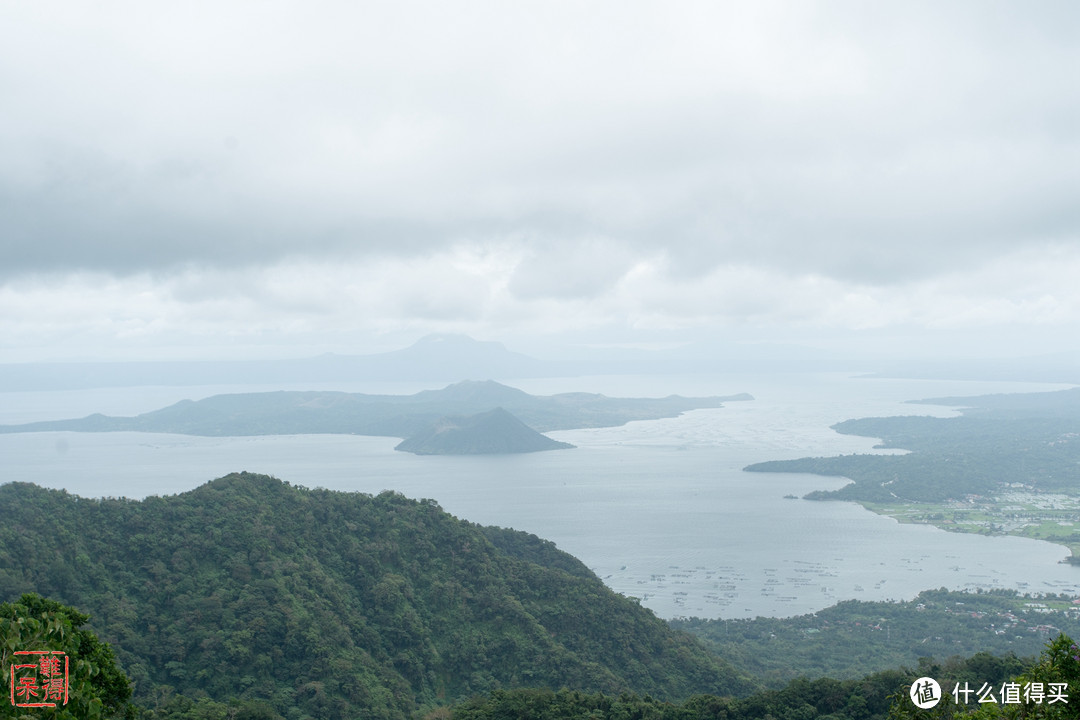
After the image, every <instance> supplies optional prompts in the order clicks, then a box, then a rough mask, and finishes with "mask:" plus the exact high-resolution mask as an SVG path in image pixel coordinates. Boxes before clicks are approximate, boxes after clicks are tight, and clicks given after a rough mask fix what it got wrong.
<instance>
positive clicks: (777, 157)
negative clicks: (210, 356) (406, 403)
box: [0, 2, 1080, 347]
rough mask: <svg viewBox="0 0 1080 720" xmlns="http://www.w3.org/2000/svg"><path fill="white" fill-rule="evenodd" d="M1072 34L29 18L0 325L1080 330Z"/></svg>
mask: <svg viewBox="0 0 1080 720" xmlns="http://www.w3.org/2000/svg"><path fill="white" fill-rule="evenodd" d="M1078 20H1080V9H1078V8H1077V7H1076V6H1075V4H1073V3H1066V2H1061V3H1040V4H1039V5H1037V6H1025V7H1020V6H1016V5H1008V4H988V3H968V4H965V3H949V4H940V3H924V4H918V3H905V4H902V5H893V6H889V7H884V6H881V5H880V4H872V5H868V4H865V3H844V2H832V3H818V4H812V3H794V2H793V3H739V4H735V3H732V4H725V5H718V4H716V3H680V4H677V5H675V6H672V5H671V4H670V3H665V4H660V3H625V2H610V3H589V4H581V3H510V4H507V3H500V2H491V3H483V2H476V3H429V2H415V3H408V2H406V3H392V4H365V5H356V4H353V3H337V2H326V3H321V4H316V5H311V4H296V3H293V4H285V3H276V4H267V3H250V4H237V3H230V4H229V5H227V6H221V5H220V4H214V3H204V4H200V3H194V4H191V3H185V4H182V5H176V6H160V5H153V6H151V5H145V4H140V3H131V2H113V3H105V4H104V5H101V4H95V6H94V7H93V8H91V7H88V6H83V5H80V4H76V3H69V4H61V5H57V4H47V5H42V4H26V3H24V4H16V5H9V6H7V7H5V8H4V9H3V10H2V11H0V93H2V96H3V97H4V98H5V101H4V105H5V111H4V112H3V113H0V156H2V157H3V158H4V160H3V162H2V163H0V257H2V258H3V262H2V263H0V301H2V302H3V307H4V308H5V312H4V313H2V314H3V316H4V319H3V320H0V330H3V331H4V333H3V334H4V335H6V336H7V337H8V338H9V340H8V341H6V342H7V343H9V345H8V346H9V347H12V346H17V345H20V344H29V345H33V346H38V345H40V346H47V345H48V344H49V343H50V342H54V341H55V339H56V338H57V337H59V336H62V335H63V333H64V332H65V330H64V328H65V327H67V328H68V331H70V330H71V329H72V328H75V327H76V325H70V326H69V325H65V322H67V321H65V320H64V318H77V317H82V319H81V320H79V321H78V322H79V323H80V324H79V325H77V327H78V329H79V332H85V331H86V329H87V325H86V323H89V324H90V326H92V327H97V328H99V330H100V333H101V334H100V335H98V336H96V337H97V342H99V343H100V342H109V341H110V339H112V340H116V341H118V342H123V338H124V337H126V336H125V335H124V334H123V332H124V331H123V329H122V328H127V332H135V333H145V334H149V335H154V334H155V333H157V334H159V335H160V336H161V337H162V338H165V337H167V336H168V337H175V334H177V333H179V334H187V335H188V336H189V340H190V338H192V337H197V336H205V337H209V338H214V342H221V339H222V338H224V337H230V336H235V335H238V334H239V335H243V334H244V333H248V332H253V331H252V328H264V330H263V331H265V332H269V333H278V334H280V336H281V337H282V338H284V339H287V338H288V337H290V333H299V334H297V335H295V337H297V338H300V337H306V335H304V333H307V332H315V333H323V332H326V333H332V332H334V328H337V329H338V330H339V331H340V330H342V329H345V326H343V325H341V323H342V322H344V320H343V319H342V318H343V317H347V318H350V320H349V323H350V324H349V325H348V329H349V330H364V331H369V332H376V333H377V332H385V331H387V330H388V329H390V328H393V329H396V330H403V329H409V330H412V329H415V330H416V332H423V331H425V330H429V329H459V330H465V331H470V332H474V333H479V334H481V335H484V334H487V335H497V334H499V333H500V332H503V331H504V330H506V329H507V328H523V327H527V328H533V329H535V330H536V331H538V332H547V333H555V332H560V331H562V330H567V329H573V327H574V326H579V325H584V326H588V327H593V328H609V329H611V328H621V329H627V328H631V329H632V328H661V329H668V330H671V329H678V328H683V327H730V326H737V325H740V324H743V325H747V324H749V325H770V324H772V325H775V326H777V327H785V326H788V325H791V324H803V325H811V326H813V325H817V326H821V327H845V328H860V327H881V326H887V325H889V324H893V323H910V324H914V325H917V326H924V327H933V326H941V325H943V324H944V325H948V324H950V323H955V324H956V325H957V326H965V325H980V324H981V325H993V324H1000V323H1013V322H1018V323H1021V324H1024V323H1032V322H1036V323H1047V324H1050V325H1054V326H1066V325H1070V324H1074V323H1076V322H1077V321H1078V318H1080V300H1078V298H1077V293H1076V291H1075V290H1074V289H1073V287H1072V286H1073V283H1072V282H1071V281H1070V280H1069V278H1070V277H1076V276H1077V274H1078V272H1080V253H1078V247H1080V234H1078V228H1080V217H1078V214H1080V205H1078V204H1077V203H1076V202H1075V200H1074V198H1073V196H1074V194H1075V191H1074V190H1073V189H1074V188H1075V187H1078V186H1080V177H1078V175H1080V144H1078V132H1080V131H1078V128H1080V122H1078V120H1080V117H1078V115H1080V112H1078V110H1080V93H1077V91H1076V90H1075V81H1074V79H1073V77H1074V75H1075V68H1076V67H1078V66H1080V62H1078V61H1080V48H1078V46H1076V44H1075V36H1076V35H1075V33H1076V31H1077V29H1078V28H1080V23H1078ZM1003 268H1006V269H1007V271H1003ZM338 273H342V274H344V277H337V274H338ZM328 274H329V276H332V277H333V283H328V281H327V280H328ZM350 278H352V279H353V280H350ZM131 293H134V295H131ZM76 298H78V299H76ZM137 298H142V300H137ZM222 303H225V304H226V305H227V308H226V307H225V305H222ZM210 308H214V309H213V310H210ZM223 310H225V312H222V311H223ZM88 314H89V315H92V317H85V316H86V315H88ZM16 317H17V318H19V319H18V320H13V318H16ZM12 338H14V339H12ZM50 338H52V340H50Z"/></svg>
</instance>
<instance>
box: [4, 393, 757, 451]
mask: <svg viewBox="0 0 1080 720" xmlns="http://www.w3.org/2000/svg"><path fill="white" fill-rule="evenodd" d="M752 399H753V398H752V397H751V396H750V395H747V394H745V393H744V394H740V395H731V396H727V397H715V396H714V397H701V398H686V397H682V396H679V395H671V396H668V397H665V398H609V397H606V396H604V395H599V394H594V393H563V394H559V395H551V396H535V395H529V394H528V393H526V392H523V391H521V390H518V389H516V388H512V387H508V386H506V385H502V384H500V383H497V382H494V381H490V380H488V381H483V382H476V381H465V382H460V383H456V384H454V385H450V386H448V387H445V388H443V389H442V390H425V391H423V392H419V393H416V394H414V395H367V394H361V393H343V392H317V391H311V392H285V391H281V392H269V393H242V394H234V395H215V396H213V397H209V398H205V399H203V400H199V401H191V400H183V401H181V402H178V403H176V404H175V405H170V406H169V407H166V408H162V409H161V410H155V411H153V412H148V413H144V414H142V415H138V416H136V417H109V416H106V415H100V414H98V415H90V416H88V417H85V418H81V419H72V420H53V421H46V422H36V423H28V424H24V425H2V426H0V432H3V433H18V432H46V431H57V430H69V431H76V432H113V431H136V432H161V433H179V434H183V435H203V436H242V435H298V434H316V433H331V434H351V435H382V436H391V437H400V438H409V437H412V436H414V435H417V434H418V433H423V432H426V431H428V430H429V429H430V428H431V427H432V426H433V425H434V424H435V423H437V422H439V421H440V420H441V419H442V418H445V417H447V416H457V417H463V416H469V415H476V414H477V413H486V412H488V411H490V410H493V409H495V408H502V409H504V410H505V411H506V412H508V413H511V414H513V415H514V416H516V417H517V418H518V419H520V421H522V422H524V423H525V424H526V425H528V426H529V427H531V428H533V429H535V430H537V431H539V432H546V431H548V430H569V429H573V428H587V427H613V426H618V425H623V424H625V423H627V422H630V421H632V420H654V419H657V418H665V417H675V416H677V415H679V414H681V413H683V412H685V411H687V410H696V409H699V408H718V407H721V403H722V402H725V401H732V400H752Z"/></svg>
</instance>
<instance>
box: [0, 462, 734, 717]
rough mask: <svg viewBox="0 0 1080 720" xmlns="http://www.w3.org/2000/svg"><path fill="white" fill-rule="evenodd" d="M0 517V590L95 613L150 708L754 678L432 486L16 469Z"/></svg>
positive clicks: (402, 699) (373, 712)
mask: <svg viewBox="0 0 1080 720" xmlns="http://www.w3.org/2000/svg"><path fill="white" fill-rule="evenodd" d="M0 518H3V522H2V523H0V601H2V600H12V599H15V598H17V597H18V596H19V595H20V594H21V593H23V592H37V593H40V594H42V595H46V596H49V597H51V598H53V599H56V600H58V601H61V602H63V603H67V604H70V605H72V606H74V607H77V608H79V609H80V610H82V611H84V612H86V613H88V614H89V615H90V616H91V621H90V627H91V628H92V629H93V630H94V631H95V632H97V633H98V635H99V636H100V637H101V639H102V640H105V641H107V642H109V643H111V644H112V646H113V648H114V650H115V651H116V655H117V658H118V659H119V661H120V663H121V665H122V666H123V668H124V669H125V671H126V672H127V673H128V674H129V675H130V676H131V678H132V679H133V680H134V681H135V686H136V697H135V700H136V702H138V703H140V704H142V705H144V706H150V707H153V706H154V705H155V704H156V703H159V702H161V701H162V700H163V698H167V697H168V696H169V695H170V694H171V693H173V692H176V693H182V694H185V695H188V696H191V697H198V696H209V697H210V698H213V699H216V700H227V699H230V698H237V697H240V698H245V699H260V700H264V701H266V702H268V703H269V704H270V705H272V706H274V707H275V708H276V709H277V711H278V712H279V713H281V714H282V715H283V716H285V717H287V718H289V720H294V719H295V720H299V719H300V718H303V717H305V716H307V717H312V718H319V719H320V720H322V719H326V720H332V719H333V718H351V717H359V716H364V717H405V716H407V715H409V714H411V713H412V712H414V711H416V710H417V709H418V708H423V707H430V706H434V705H439V704H449V703H451V702H453V701H455V700H457V699H460V698H464V697H466V696H469V695H472V694H475V693H478V692H486V691H490V690H492V689H497V688H500V687H512V686H533V687H550V688H559V687H564V686H566V687H572V688H575V689H580V690H585V691H592V692H595V691H603V692H609V693H620V692H624V691H631V692H637V693H648V694H651V695H653V696H655V697H657V698H671V699H676V698H682V697H686V696H688V695H690V694H693V693H699V692H709V693H719V694H733V693H734V694H738V693H741V692H744V691H746V690H747V689H748V686H747V684H746V683H745V681H743V680H742V679H740V678H739V677H737V676H736V674H735V673H734V672H733V671H732V670H731V669H729V668H728V667H726V666H724V665H723V663H721V662H720V661H717V660H716V659H714V658H712V657H711V656H709V655H708V654H707V653H706V651H704V650H703V649H702V647H701V646H700V645H699V644H698V643H697V642H696V641H694V640H693V639H692V638H690V637H689V636H687V635H684V634H682V633H679V632H676V631H673V630H671V629H670V628H669V627H668V626H667V625H666V624H665V623H664V622H663V621H661V620H659V619H658V618H656V617H655V616H654V615H653V614H652V613H651V612H649V611H647V610H645V609H644V608H641V607H640V606H639V605H638V604H637V603H636V602H635V601H633V600H630V599H627V598H624V597H622V596H619V595H616V594H615V593H613V592H611V591H610V590H608V589H607V588H606V587H605V586H604V585H603V584H602V583H601V582H600V581H599V580H598V579H597V578H596V577H595V576H594V575H593V574H592V573H591V572H589V571H588V570H587V569H586V568H585V567H584V566H583V565H581V563H580V562H578V561H576V560H575V559H573V558H572V557H570V556H569V555H566V554H565V553H562V552H560V551H559V550H557V549H556V548H555V547H554V546H553V545H552V544H551V543H549V542H546V541H543V540H540V539H538V538H535V537H534V536H529V535H526V534H523V533H518V532H514V531H511V530H501V529H496V528H483V527H479V526H476V525H473V524H470V523H467V522H463V521H460V520H457V519H456V518H454V517H452V516H450V515H448V514H447V513H445V512H444V511H442V510H441V509H440V508H439V507H438V505H437V504H435V503H434V502H433V501H426V500H425V501H413V500H408V499H406V498H404V497H402V496H400V495H397V494H394V493H383V494H381V495H378V496H376V497H372V496H368V495H363V494H359V493H340V492H331V491H327V490H308V489H305V488H300V487H294V486H290V485H289V484H287V483H284V482H281V481H279V480H276V479H274V478H270V477H266V476H261V475H252V474H247V473H241V474H234V475H230V476H227V477H224V478H220V479H218V480H214V481H213V482H210V483H208V484H206V485H204V486H202V487H200V488H198V489H196V490H194V491H192V492H188V493H184V494H182V495H177V496H172V497H164V498H159V497H150V498H147V499H146V500H143V501H138V502H137V501H129V500H123V499H120V500H116V499H106V500H88V499H83V498H78V497H76V496H72V495H69V494H67V493H65V492H62V491H54V490H45V489H42V488H39V487H37V486H35V485H30V484H25V483H11V484H8V485H4V486H0Z"/></svg>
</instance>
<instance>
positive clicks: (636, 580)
mask: <svg viewBox="0 0 1080 720" xmlns="http://www.w3.org/2000/svg"><path fill="white" fill-rule="evenodd" d="M511 384H513V385H515V386H516V387H520V388H522V389H524V390H526V391H528V392H532V393H538V394H548V393H552V392H563V391H572V390H584V391H590V392H603V393H605V394H608V395H623V396H633V395H637V396H645V395H647V396H662V395H667V394H670V393H680V394H684V395H709V394H720V395H728V394H734V393H738V392H749V393H751V394H752V395H754V396H755V400H753V401H750V402H733V403H728V404H727V405H726V406H725V407H724V408H722V409H716V410H697V411H693V412H689V413H686V414H684V415H683V416H681V417H679V418H672V419H666V420H656V421H648V422H636V423H630V424H628V425H626V426H624V427H620V428H606V429H598V430H574V431H565V432H553V433H550V435H551V436H552V437H554V438H556V439H558V440H564V441H567V442H571V443H573V444H575V445H577V446H578V447H577V448H576V449H574V450H568V451H557V452H547V453H536V454H530V455H507V456H473V457H419V456H414V455H408V454H405V453H398V452H394V450H393V447H394V445H395V444H397V442H398V441H397V440H396V439H393V438H371V437H357V436H333V435H307V436H303V435H301V436H272V437H250V438H199V437H187V436H181V435H161V434H147V433H104V434H84V433H27V434H16V435H0V482H9V481H15V480H19V481H27V482H35V483H37V484H39V485H43V486H46V487H54V488H66V489H67V490H68V491H70V492H73V493H76V494H79V495H83V496H91V497H93V496H97V497H100V496H120V495H123V496H128V497H145V496H146V495H155V494H172V493H177V492H184V491H187V490H190V489H192V488H195V487H197V486H199V485H201V484H203V483H205V482H206V481H208V480H210V479H212V478H215V477H219V476H221V475H224V474H227V473H229V472H233V471H239V470H248V471H252V472H261V473H267V474H270V475H274V476H276V477H279V478H281V479H283V480H287V481H289V482H291V483H293V484H299V485H306V486H309V487H316V486H321V487H326V488H330V489H334V490H346V491H362V492H369V493H377V492H380V491H382V490H384V489H391V490H396V491H399V492H401V493H403V494H405V495H407V496H409V497H414V498H434V499H435V500H437V501H438V502H439V503H440V504H441V505H442V507H443V508H445V509H446V510H447V511H448V512H450V513H452V514H454V515H456V516H458V517H461V518H464V519H467V520H471V521H473V522H478V523H482V524H488V525H500V526H504V527H513V528H516V529H518V530H524V531H527V532H531V533H535V534H536V535H539V536H541V537H544V538H547V539H550V540H553V541H554V542H555V543H556V544H557V545H558V546H559V547H560V548H562V549H563V550H566V551H568V552H570V553H572V554H573V555H575V556H576V557H578V558H580V559H581V560H582V561H583V562H585V564H586V565H588V566H589V567H590V568H592V569H593V570H594V571H595V572H596V573H597V574H598V575H599V576H600V577H602V578H603V579H604V581H605V582H606V583H607V584H608V585H609V586H610V587H612V588H613V589H615V590H616V591H618V592H621V593H624V594H627V595H632V596H635V597H638V598H641V599H642V602H643V604H644V605H645V606H647V607H649V608H652V609H653V610H654V611H655V612H656V613H657V614H658V615H660V616H661V617H676V616H695V615H696V616H700V617H728V618H735V617H753V616H757V615H766V616H777V617H783V616H790V615H796V614H801V613H806V612H811V611H815V610H818V609H821V608H823V607H826V606H828V605H832V604H834V603H836V602H838V601H840V600H845V599H863V600H877V599H888V598H891V599H906V598H910V597H913V596H914V595H915V594H917V593H918V592H919V591H920V590H924V589H927V588H937V587H949V588H975V587H982V588H1022V589H1024V590H1026V591H1044V592H1077V593H1080V568H1077V567H1073V566H1070V565H1065V564H1062V563H1061V561H1062V560H1063V559H1064V558H1065V557H1066V556H1067V554H1068V552H1067V551H1066V550H1065V549H1064V548H1062V547H1060V546H1057V545H1052V544H1048V543H1042V542H1037V541H1032V540H1025V539H1020V538H990V537H982V536H976V535H961V534H955V533H946V532H944V531H941V530H937V529H935V528H932V527H927V526H915V525H900V524H898V523H896V522H895V521H893V520H891V519H889V518H885V517H881V516H878V515H875V514H873V513H870V512H868V511H866V510H864V509H862V508H861V507H860V506H858V505H854V504H851V503H839V502H810V501H805V500H792V499H786V498H785V497H784V496H785V495H791V494H794V495H799V496H801V495H803V494H805V493H807V492H809V491H811V490H814V489H819V488H836V487H839V486H841V485H842V484H843V483H844V481H843V480H841V479H835V478H822V477H816V476H807V475H780V474H759V473H744V472H742V470H741V469H742V468H743V467H744V466H746V465H748V464H750V463H753V462H759V461H763V460H770V459H784V458H795V457H802V456H806V455H834V454H840V453H852V452H877V451H873V450H871V448H872V446H873V445H874V443H875V441H874V440H872V439H869V438H857V437H851V436H843V435H839V434H837V433H835V432H833V431H831V430H829V426H830V425H832V424H833V423H836V422H839V421H841V420H845V419H848V418H852V417H866V416H873V415H900V414H908V415H911V414H918V415H930V414H933V415H938V416H948V415H951V414H954V413H953V411H951V410H949V409H946V408H940V407H937V408H935V407H930V406H922V405H916V406H913V405H905V404H903V402H902V401H904V400H908V399H916V398H921V397H934V396H944V395H977V394H983V393H988V392H1019V391H1033V390H1050V389H1057V388H1059V387H1063V386H1051V385H1036V384H1031V383H1023V384H1022V383H986V382H955V381H947V382H946V381H941V382H937V381H915V380H883V379H857V378H851V377H847V376H844V375H813V376H808V375H793V376H779V377H778V376H769V377H756V376H752V375H730V376H709V377H702V376H684V377H635V378H627V377H596V378H566V379H563V378H560V379H550V380H529V381H520V382H513V383H511ZM257 389H265V388H237V387H231V388H222V387H213V388H123V389H115V390H94V391H82V392H64V393H0V423H16V422H27V421H33V420H43V419H53V418H63V417H78V416H82V415H86V414H89V413H91V412H103V413H106V414H136V413H139V412H145V411H148V410H152V409H156V408H159V407H162V406H164V405H166V404H169V403H171V402H174V401H176V400H180V399H183V398H192V399H197V398H200V397H206V396H208V395H212V394H216V393H220V392H242V391H253V390H257ZM274 389H280V388H274ZM308 389H310V386H308ZM326 389H331V388H329V387H327V388H326ZM332 389H341V390H350V391H363V392H414V391H415V390H418V389H421V388H420V387H419V386H415V387H413V386H409V385H403V384H399V385H395V386H392V387H388V386H386V385H379V386H360V385H355V386H341V385H335V386H333V388H332Z"/></svg>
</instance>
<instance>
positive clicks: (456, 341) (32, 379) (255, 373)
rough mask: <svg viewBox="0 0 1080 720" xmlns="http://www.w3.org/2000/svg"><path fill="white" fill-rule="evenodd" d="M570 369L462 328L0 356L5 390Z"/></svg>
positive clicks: (0, 383)
mask: <svg viewBox="0 0 1080 720" xmlns="http://www.w3.org/2000/svg"><path fill="white" fill-rule="evenodd" d="M566 374H571V373H568V372H567V369H566V368H565V367H563V366H561V365H560V364H559V363H553V362H546V361H542V360H537V359H536V358H532V357H529V356H527V355H522V354H521V353H516V352H511V351H509V350H507V349H506V348H505V347H504V346H503V345H502V343H497V342H482V341H479V340H473V339H472V338H470V337H467V336H465V335H428V336H426V337H424V338H421V339H420V340H419V341H417V342H416V343H414V344H413V345H411V346H409V347H407V348H403V349H401V350H394V351H392V352H385V353H376V354H372V355H336V354H333V353H328V354H325V355H319V356H317V357H311V358H302V359H296V360H242V361H224V362H97V363H19V364H0V391H19V390H72V389H79V388H92V387H137V386H147V385H181V386H184V385H268V384H291V383H305V382H320V383H323V382H357V381H394V380H418V381H435V382H452V381H454V380H458V379H461V378H503V379H508V378H523V377H558V376H562V375H566Z"/></svg>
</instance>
